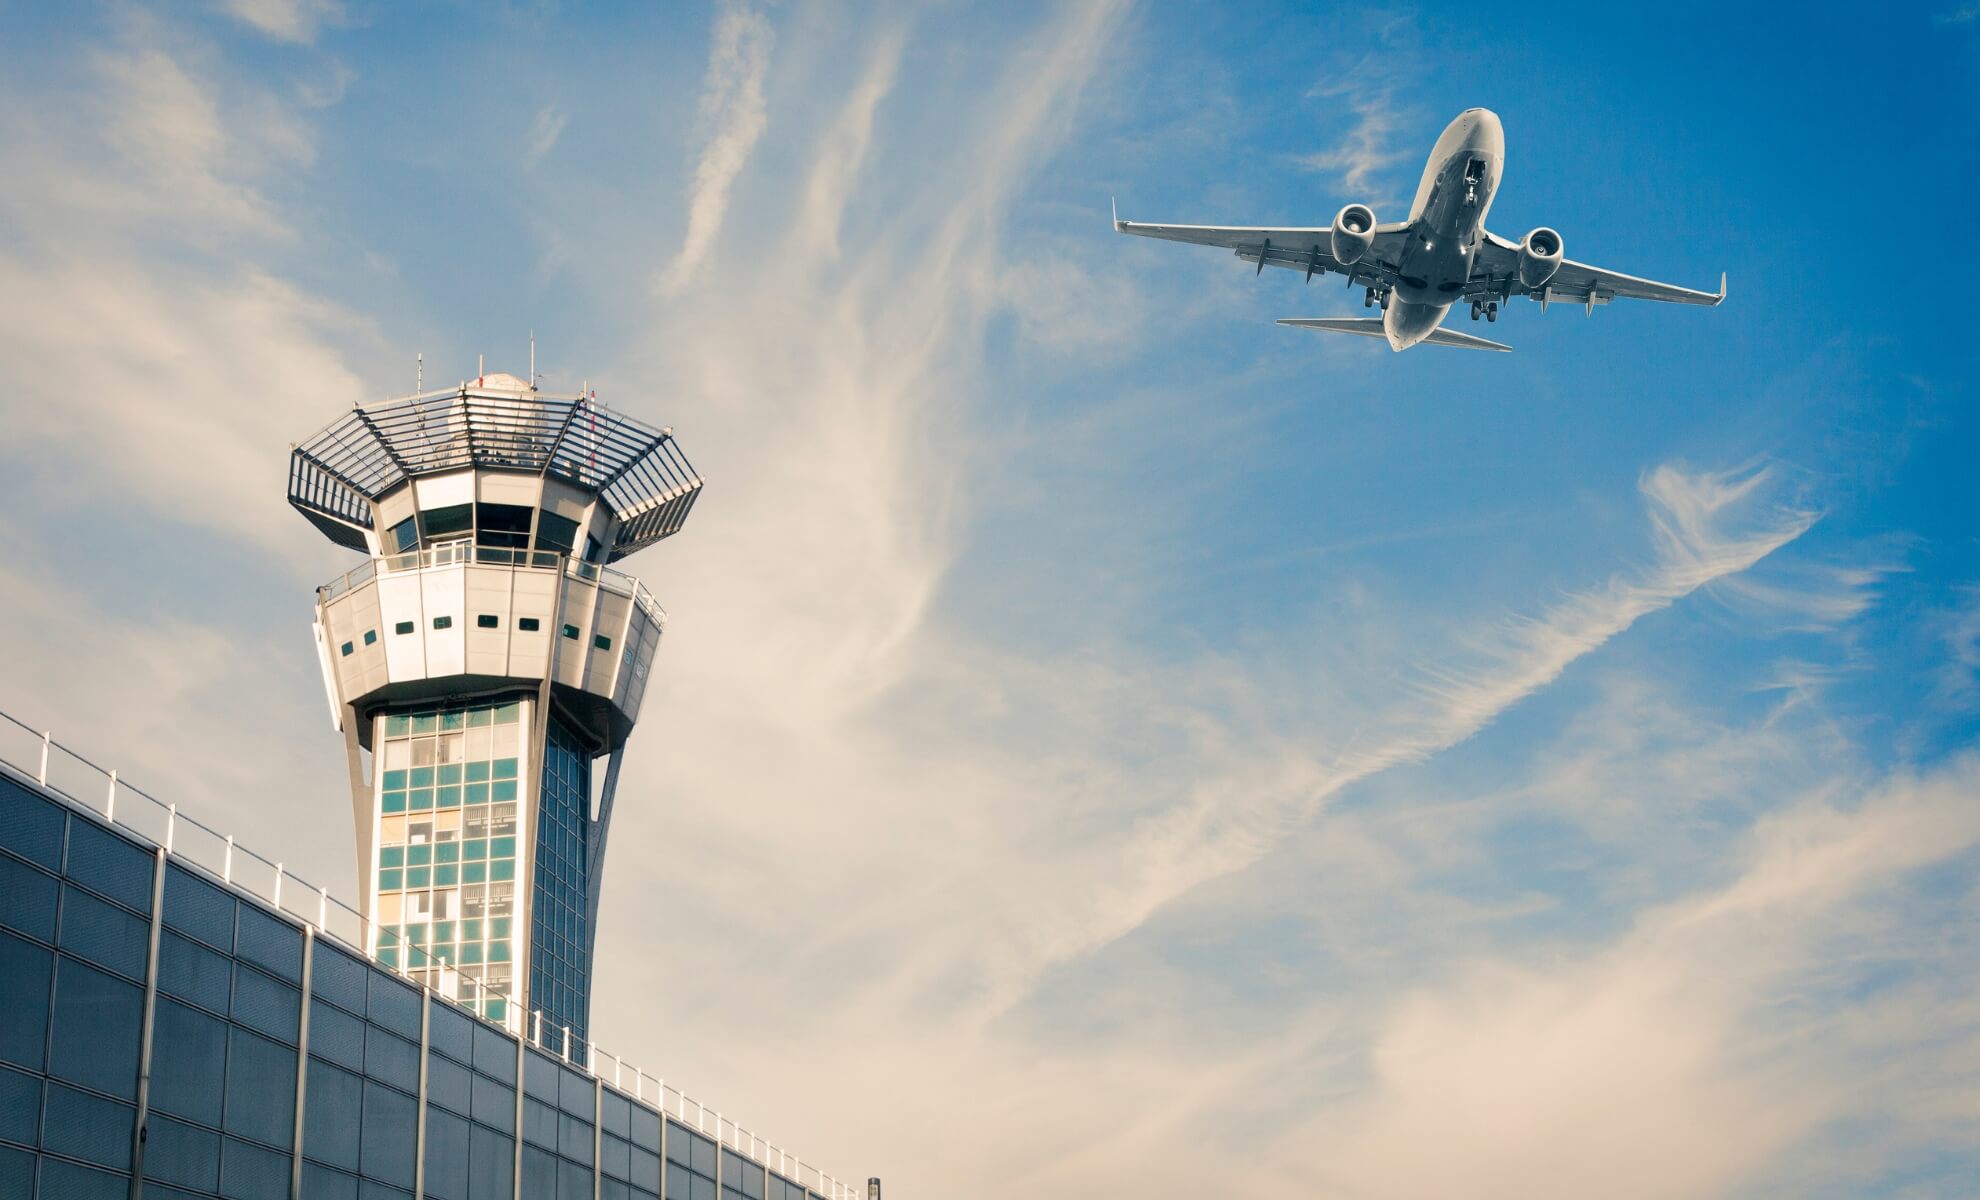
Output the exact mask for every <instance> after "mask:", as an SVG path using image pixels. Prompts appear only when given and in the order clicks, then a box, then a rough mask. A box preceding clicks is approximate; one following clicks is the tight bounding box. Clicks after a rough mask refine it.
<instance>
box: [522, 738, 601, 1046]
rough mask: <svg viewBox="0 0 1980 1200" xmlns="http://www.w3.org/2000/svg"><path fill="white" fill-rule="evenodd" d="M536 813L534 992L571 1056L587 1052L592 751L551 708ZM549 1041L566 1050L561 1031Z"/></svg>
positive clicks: (536, 1003)
mask: <svg viewBox="0 0 1980 1200" xmlns="http://www.w3.org/2000/svg"><path fill="white" fill-rule="evenodd" d="M538 795H539V800H538V805H537V821H536V887H535V891H534V892H532V893H531V897H530V900H531V905H532V907H531V915H530V923H531V925H532V932H531V935H530V996H531V999H532V1003H533V1005H534V1007H535V1008H537V1009H538V1010H540V1011H541V1012H542V1013H543V1015H544V1016H543V1019H544V1023H545V1025H546V1027H548V1028H550V1029H555V1030H557V1031H558V1032H559V1035H561V1032H562V1031H563V1030H564V1029H567V1028H568V1029H569V1030H570V1038H571V1047H570V1056H571V1057H572V1058H573V1059H575V1060H577V1061H580V1062H582V1061H584V1060H583V1057H582V1051H583V1045H584V1043H585V1039H586V1038H587V1036H588V1030H587V1024H588V1017H589V1010H590V997H591V964H590V961H589V959H590V954H589V942H588V940H587V938H586V936H585V929H586V913H585V886H584V884H585V880H586V879H587V878H588V872H587V870H586V860H585V849H586V847H585V833H586V826H587V825H588V824H589V823H590V819H589V818H590V810H591V756H590V754H589V753H587V752H586V750H585V748H584V746H583V744H582V743H581V742H579V741H578V739H577V736H576V735H575V734H574V733H572V732H571V730H570V729H569V728H568V727H566V725H565V724H564V722H563V721H562V720H560V719H558V718H557V717H555V716H553V717H551V718H550V722H549V736H548V737H547V738H546V739H545V742H544V748H543V779H542V784H541V787H540V789H539V792H538ZM545 1044H547V1045H549V1046H550V1047H551V1048H552V1049H554V1050H558V1051H559V1052H561V1051H562V1050H563V1049H564V1047H563V1043H562V1038H561V1036H559V1037H558V1038H557V1039H556V1040H550V1039H549V1038H548V1037H547V1036H546V1040H545Z"/></svg>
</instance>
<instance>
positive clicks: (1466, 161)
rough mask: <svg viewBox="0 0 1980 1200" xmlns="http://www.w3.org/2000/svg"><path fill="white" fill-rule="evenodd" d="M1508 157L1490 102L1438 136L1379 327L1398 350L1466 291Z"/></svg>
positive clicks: (1421, 334)
mask: <svg viewBox="0 0 1980 1200" xmlns="http://www.w3.org/2000/svg"><path fill="white" fill-rule="evenodd" d="M1505 161H1506V137H1505V130H1504V129H1503V128H1502V127H1501V126H1500V124H1499V118H1498V117H1497V116H1496V115H1495V114H1493V113H1492V112H1491V111H1489V110H1487V109H1483V108H1470V109H1466V110H1465V111H1464V112H1461V113H1459V114H1458V116H1457V119H1456V120H1454V121H1452V122H1451V123H1450V124H1449V125H1448V126H1446V127H1445V128H1444V132H1443V134H1442V135H1441V136H1439V137H1438V138H1437V144H1436V146H1435V147H1434V148H1432V149H1431V151H1430V161H1429V162H1428V163H1426V164H1425V165H1424V168H1423V179H1422V182H1420V183H1418V184H1417V186H1416V200H1415V202H1414V203H1413V204H1411V205H1410V210H1409V230H1408V241H1407V243H1406V248H1405V249H1404V250H1403V253H1402V258H1401V261H1400V262H1398V263H1397V264H1396V274H1397V279H1396V283H1395V290H1394V292H1393V293H1392V295H1391V296H1390V297H1389V298H1388V301H1387V303H1386V305H1385V306H1384V309H1383V312H1382V331H1383V333H1385V334H1386V335H1388V339H1389V345H1391V346H1393V347H1394V348H1395V349H1397V350H1402V349H1404V348H1406V347H1409V346H1414V345H1415V344H1416V343H1418V342H1420V341H1422V340H1423V339H1424V338H1426V337H1429V336H1430V334H1431V332H1432V331H1433V330H1435V329H1436V328H1437V326H1438V325H1439V324H1441V323H1442V322H1443V320H1444V314H1445V313H1447V312H1449V311H1450V308H1451V305H1452V304H1454V303H1456V302H1457V300H1458V298H1459V297H1460V296H1462V295H1463V293H1464V285H1465V283H1466V281H1467V280H1469V279H1470V278H1471V260H1472V258H1473V257H1474V256H1475V255H1476V254H1477V253H1478V243H1479V240H1480V239H1481V238H1482V237H1483V236H1484V233H1485V214H1486V212H1488V211H1489V210H1490V209H1491V207H1492V196H1493V194H1494V193H1496V192H1497V191H1498V190H1499V175H1500V173H1501V172H1502V171H1503V170H1504V168H1505Z"/></svg>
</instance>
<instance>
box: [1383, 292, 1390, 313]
mask: <svg viewBox="0 0 1980 1200" xmlns="http://www.w3.org/2000/svg"><path fill="white" fill-rule="evenodd" d="M1382 311H1383V312H1388V311H1389V293H1387V292H1383V293H1382Z"/></svg>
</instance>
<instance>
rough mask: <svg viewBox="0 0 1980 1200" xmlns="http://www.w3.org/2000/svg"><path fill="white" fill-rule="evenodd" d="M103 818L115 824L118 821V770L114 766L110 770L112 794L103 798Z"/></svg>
mask: <svg viewBox="0 0 1980 1200" xmlns="http://www.w3.org/2000/svg"><path fill="white" fill-rule="evenodd" d="M103 819H104V820H106V821H109V822H110V823H111V824H113V825H114V824H116V822H117V772H116V770H115V768H112V769H111V771H110V794H109V795H108V796H106V797H104V800H103Z"/></svg>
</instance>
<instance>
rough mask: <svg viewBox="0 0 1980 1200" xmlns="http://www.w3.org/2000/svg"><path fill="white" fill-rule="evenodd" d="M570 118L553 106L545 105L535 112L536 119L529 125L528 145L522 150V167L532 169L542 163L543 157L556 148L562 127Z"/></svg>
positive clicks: (562, 133)
mask: <svg viewBox="0 0 1980 1200" xmlns="http://www.w3.org/2000/svg"><path fill="white" fill-rule="evenodd" d="M569 123H570V117H569V116H568V115H566V114H565V113H563V112H562V111H560V110H559V109H558V108H557V106H556V105H554V104H546V105H544V106H543V107H542V108H539V109H537V110H536V117H535V119H534V120H532V121H531V122H530V124H529V138H528V143H529V144H528V145H527V146H525V147H524V148H523V165H524V166H526V167H533V166H535V165H536V164H538V163H540V162H542V161H543V158H544V156H545V155H547V154H549V153H550V151H551V150H553V149H555V148H556V145H557V139H558V138H560V137H562V136H564V126H565V125H568V124H569Z"/></svg>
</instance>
